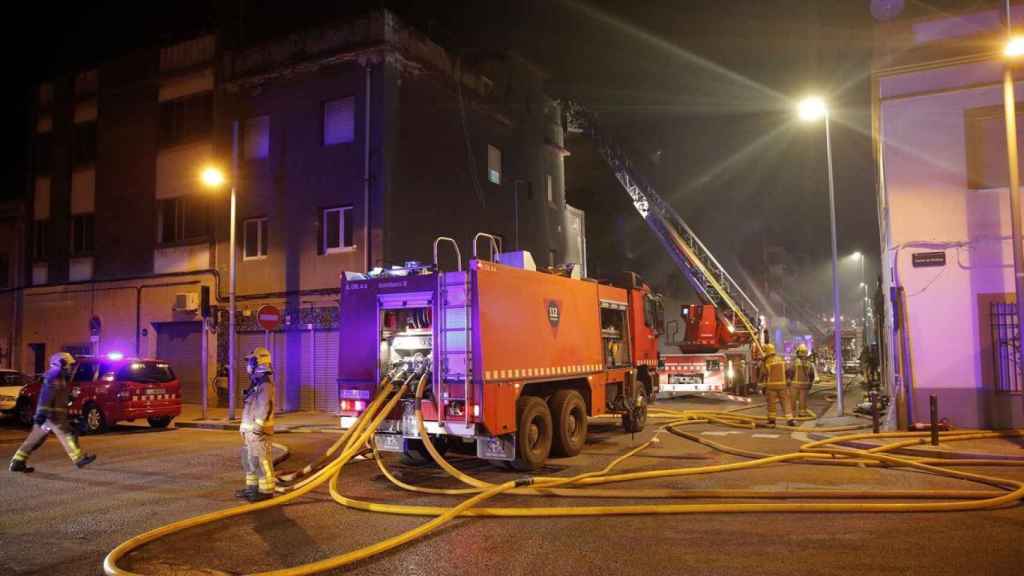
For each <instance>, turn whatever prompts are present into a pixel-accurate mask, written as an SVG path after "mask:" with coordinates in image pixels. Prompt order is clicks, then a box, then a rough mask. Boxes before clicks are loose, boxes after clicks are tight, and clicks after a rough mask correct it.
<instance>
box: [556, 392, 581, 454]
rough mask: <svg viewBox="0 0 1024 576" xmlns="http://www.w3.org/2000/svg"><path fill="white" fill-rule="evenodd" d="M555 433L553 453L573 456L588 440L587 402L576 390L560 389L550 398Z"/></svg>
mask: <svg viewBox="0 0 1024 576" xmlns="http://www.w3.org/2000/svg"><path fill="white" fill-rule="evenodd" d="M548 407H549V408H550V409H551V419H552V421H553V427H554V434H553V435H552V438H551V453H552V454H554V455H555V456H565V457H571V456H575V455H577V454H579V453H580V451H582V450H583V445H584V444H586V442H587V404H586V402H584V401H583V396H581V395H580V393H579V392H577V391H575V390H559V391H557V392H555V393H554V394H553V395H552V396H551V398H550V399H548Z"/></svg>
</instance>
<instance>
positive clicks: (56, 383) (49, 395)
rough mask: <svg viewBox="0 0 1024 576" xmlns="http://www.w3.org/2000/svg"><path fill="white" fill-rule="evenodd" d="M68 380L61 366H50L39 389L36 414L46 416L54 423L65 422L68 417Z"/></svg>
mask: <svg viewBox="0 0 1024 576" xmlns="http://www.w3.org/2000/svg"><path fill="white" fill-rule="evenodd" d="M68 398H69V395H68V381H67V378H66V377H65V376H64V371H63V370H61V369H60V368H50V369H49V370H47V371H46V374H45V375H44V376H43V385H42V387H41V388H40V389H39V402H38V403H37V404H36V414H41V415H44V416H46V417H47V418H48V419H49V420H50V421H51V422H53V423H54V424H63V423H65V422H67V419H68V414H67V412H68Z"/></svg>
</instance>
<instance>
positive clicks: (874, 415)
mask: <svg viewBox="0 0 1024 576" xmlns="http://www.w3.org/2000/svg"><path fill="white" fill-rule="evenodd" d="M868 398H870V399H871V432H872V433H873V434H878V431H879V422H878V391H877V390H872V391H871V392H868Z"/></svg>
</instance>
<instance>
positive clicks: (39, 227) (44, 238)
mask: <svg viewBox="0 0 1024 576" xmlns="http://www.w3.org/2000/svg"><path fill="white" fill-rule="evenodd" d="M49 255H50V222H49V220H36V221H35V223H34V224H33V226H32V259H33V260H46V258H47V257H48V256H49Z"/></svg>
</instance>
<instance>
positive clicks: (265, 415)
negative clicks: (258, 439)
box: [239, 370, 274, 434]
mask: <svg viewBox="0 0 1024 576" xmlns="http://www.w3.org/2000/svg"><path fill="white" fill-rule="evenodd" d="M272 374H273V373H272V372H270V371H269V370H267V371H258V372H256V374H254V375H253V377H252V384H250V386H249V388H248V389H247V390H246V391H245V402H244V403H243V405H242V424H241V426H239V431H241V432H255V433H257V434H260V433H263V434H273V432H274V379H273V377H272Z"/></svg>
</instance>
